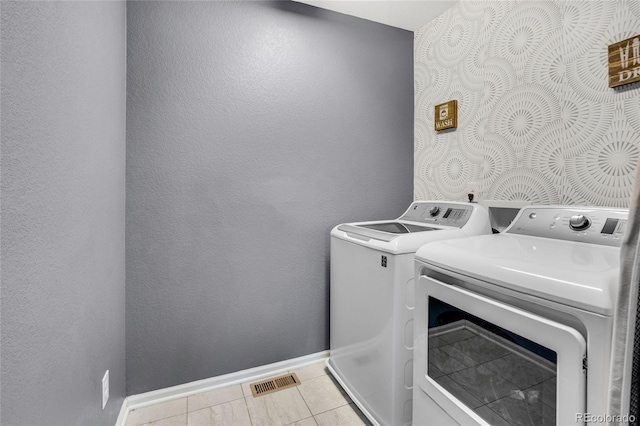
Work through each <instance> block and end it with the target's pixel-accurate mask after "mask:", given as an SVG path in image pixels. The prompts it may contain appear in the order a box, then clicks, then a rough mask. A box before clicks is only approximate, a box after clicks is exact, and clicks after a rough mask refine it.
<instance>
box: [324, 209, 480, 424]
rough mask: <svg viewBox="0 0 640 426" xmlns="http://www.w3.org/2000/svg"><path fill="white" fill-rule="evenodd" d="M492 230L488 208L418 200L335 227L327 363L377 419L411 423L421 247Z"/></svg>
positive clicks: (356, 399)
mask: <svg viewBox="0 0 640 426" xmlns="http://www.w3.org/2000/svg"><path fill="white" fill-rule="evenodd" d="M490 233H491V227H490V224H489V214H488V211H487V210H486V208H484V207H482V206H479V205H477V204H470V203H461V202H442V201H416V202H414V203H412V204H411V206H409V208H408V209H407V211H406V212H405V213H404V214H403V215H402V216H401V217H400V218H398V219H396V220H393V221H388V220H387V221H373V222H360V223H350V224H342V225H338V226H336V227H335V228H334V229H333V230H332V231H331V296H330V298H331V306H330V327H331V328H330V344H331V352H330V358H329V360H328V362H327V366H328V368H329V370H330V372H331V373H332V374H333V376H334V377H335V378H336V380H337V381H338V382H339V383H340V384H341V386H342V387H343V388H344V390H345V391H346V392H347V393H348V394H349V396H350V397H351V398H352V399H353V401H354V402H355V403H356V404H357V405H358V407H360V409H361V410H362V412H363V413H364V414H365V415H366V416H367V417H368V418H369V419H370V420H371V421H372V422H373V423H374V424H381V425H404V424H408V423H410V422H411V413H412V407H411V399H412V395H411V387H412V382H413V360H412V359H413V357H412V349H413V305H414V303H413V299H414V254H415V251H416V250H417V249H418V248H419V247H421V246H422V245H423V244H425V243H427V242H430V241H436V240H443V239H447V238H462V237H467V236H470V235H479V234H490Z"/></svg>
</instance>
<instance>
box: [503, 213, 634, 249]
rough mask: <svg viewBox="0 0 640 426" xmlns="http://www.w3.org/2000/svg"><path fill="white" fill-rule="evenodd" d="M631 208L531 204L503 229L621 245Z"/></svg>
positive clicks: (516, 232) (539, 235)
mask: <svg viewBox="0 0 640 426" xmlns="http://www.w3.org/2000/svg"><path fill="white" fill-rule="evenodd" d="M628 217H629V210H628V209H616V208H609V207H583V206H529V207H525V208H523V209H521V210H520V213H518V215H517V216H516V218H515V219H514V220H513V223H512V224H511V226H509V228H507V229H506V230H505V231H504V232H505V233H508V234H521V235H532V236H536V237H546V238H555V239H558V240H567V241H582V242H585V243H591V244H601V245H608V246H620V243H621V241H622V237H623V236H624V232H625V230H626V227H627V220H628Z"/></svg>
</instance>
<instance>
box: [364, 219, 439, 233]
mask: <svg viewBox="0 0 640 426" xmlns="http://www.w3.org/2000/svg"><path fill="white" fill-rule="evenodd" d="M356 226H360V227H362V228H368V229H373V230H376V231H382V232H389V233H390V234H409V233H411V232H425V231H438V230H441V229H442V228H434V227H432V226H422V225H413V224H411V223H406V222H404V223H403V222H382V223H368V224H367V223H362V224H359V225H356Z"/></svg>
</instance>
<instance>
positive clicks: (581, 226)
mask: <svg viewBox="0 0 640 426" xmlns="http://www.w3.org/2000/svg"><path fill="white" fill-rule="evenodd" d="M590 226H591V220H589V218H588V217H587V216H585V215H583V214H577V215H575V216H571V219H569V228H571V229H573V230H574V231H584V230H585V229H589V227H590Z"/></svg>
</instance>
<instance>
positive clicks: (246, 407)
mask: <svg viewBox="0 0 640 426" xmlns="http://www.w3.org/2000/svg"><path fill="white" fill-rule="evenodd" d="M241 391H242V394H243V395H244V390H242V389H241ZM242 402H244V409H245V410H247V416H249V423H250V424H251V426H253V420H252V419H251V413H250V412H249V404H247V399H246V397H245V398H242ZM187 426H189V425H187Z"/></svg>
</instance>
